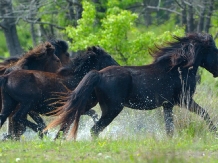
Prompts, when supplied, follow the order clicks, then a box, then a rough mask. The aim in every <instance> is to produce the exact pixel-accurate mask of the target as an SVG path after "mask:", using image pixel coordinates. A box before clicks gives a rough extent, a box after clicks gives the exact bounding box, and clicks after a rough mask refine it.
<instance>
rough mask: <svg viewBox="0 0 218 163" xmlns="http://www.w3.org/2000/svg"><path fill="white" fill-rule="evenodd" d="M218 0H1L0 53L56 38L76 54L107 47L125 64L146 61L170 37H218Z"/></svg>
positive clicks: (11, 51) (16, 52) (7, 53)
mask: <svg viewBox="0 0 218 163" xmlns="http://www.w3.org/2000/svg"><path fill="white" fill-rule="evenodd" d="M217 8H218V1H215V0H207V1H205V0H164V1H163V0H123V1H120V0H83V1H81V0H55V1H54V0H1V1H0V55H1V56H5V57H6V56H9V55H11V56H14V55H18V54H22V53H23V52H24V51H25V50H26V49H27V48H29V47H33V46H35V45H36V44H38V43H39V42H41V41H45V40H48V39H51V38H62V39H65V40H68V41H69V43H71V44H70V47H71V49H72V50H73V51H74V52H77V51H78V50H83V49H84V48H86V47H87V46H90V45H100V46H103V48H105V49H106V50H107V51H109V52H110V53H111V54H113V55H114V56H115V58H116V59H118V60H119V61H120V63H121V64H122V63H123V64H137V65H140V64H144V63H146V62H148V61H149V57H147V55H145V54H147V53H148V52H149V49H151V48H152V47H153V46H154V43H156V44H158V45H161V44H162V43H163V42H164V41H165V40H168V41H170V40H171V35H172V34H176V35H184V34H185V33H189V32H207V33H211V34H212V35H213V36H214V37H215V38H216V37H217V36H218V11H217Z"/></svg>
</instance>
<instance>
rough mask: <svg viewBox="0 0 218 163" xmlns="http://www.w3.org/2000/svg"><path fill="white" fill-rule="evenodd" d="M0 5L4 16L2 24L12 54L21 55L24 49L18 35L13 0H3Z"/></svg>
mask: <svg viewBox="0 0 218 163" xmlns="http://www.w3.org/2000/svg"><path fill="white" fill-rule="evenodd" d="M0 6H1V7H0V13H1V15H2V17H3V20H2V21H1V24H0V26H1V27H2V29H3V32H4V35H5V38H6V42H7V47H8V50H9V53H10V55H11V56H15V55H20V54H21V53H22V52H23V50H22V48H21V46H20V42H19V39H18V35H17V29H16V24H15V18H14V15H13V9H12V3H11V0H1V1H0Z"/></svg>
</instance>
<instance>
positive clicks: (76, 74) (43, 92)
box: [0, 47, 118, 132]
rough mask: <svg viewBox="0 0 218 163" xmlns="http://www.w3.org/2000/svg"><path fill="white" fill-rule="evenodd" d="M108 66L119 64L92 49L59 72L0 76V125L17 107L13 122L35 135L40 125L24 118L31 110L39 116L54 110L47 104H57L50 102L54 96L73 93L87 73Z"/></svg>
mask: <svg viewBox="0 0 218 163" xmlns="http://www.w3.org/2000/svg"><path fill="white" fill-rule="evenodd" d="M110 65H118V64H117V62H116V61H115V60H114V59H113V58H111V56H110V55H108V54H107V53H106V52H105V51H104V50H103V49H101V48H99V47H92V48H88V50H87V52H86V53H85V54H84V55H81V56H78V57H76V58H74V59H73V60H72V62H71V64H70V65H68V66H67V67H64V68H61V69H60V70H59V72H58V73H48V72H42V71H30V70H18V71H13V72H11V73H9V74H7V75H4V76H1V77H0V83H1V86H2V100H3V109H2V112H1V115H0V123H1V124H0V125H1V126H2V125H3V123H4V121H5V119H6V118H7V117H8V115H10V114H11V112H13V111H14V110H15V108H16V106H17V105H18V104H19V105H20V107H19V109H18V110H17V111H16V112H15V114H14V116H13V121H14V122H17V123H18V124H22V125H24V126H28V127H30V128H32V129H33V130H34V131H36V132H38V131H39V132H40V131H42V129H43V128H44V126H42V125H41V124H42V123H41V124H35V123H33V122H30V121H28V120H27V119H26V115H27V114H28V113H29V112H30V111H34V112H35V113H38V114H46V113H49V112H51V111H53V110H54V109H55V108H54V107H52V106H51V105H50V104H51V103H54V102H56V100H55V99H53V96H54V94H56V95H60V94H59V93H61V92H65V93H67V92H69V91H70V90H73V89H74V88H75V87H76V86H77V85H78V83H79V82H80V80H81V79H82V78H83V77H84V75H85V74H86V73H88V72H89V71H90V70H93V69H96V70H100V69H103V68H105V67H107V66H110ZM20 76H22V78H21V77H20ZM11 84H13V87H12V85H11ZM93 98H94V97H93ZM42 127H43V128H42Z"/></svg>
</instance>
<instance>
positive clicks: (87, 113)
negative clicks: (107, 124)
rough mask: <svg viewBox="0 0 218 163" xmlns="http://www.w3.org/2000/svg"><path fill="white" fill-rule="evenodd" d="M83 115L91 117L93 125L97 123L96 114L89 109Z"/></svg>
mask: <svg viewBox="0 0 218 163" xmlns="http://www.w3.org/2000/svg"><path fill="white" fill-rule="evenodd" d="M84 115H88V116H90V117H92V119H93V121H94V123H97V121H98V114H97V113H96V112H95V110H93V109H90V110H88V111H87V112H85V113H84Z"/></svg>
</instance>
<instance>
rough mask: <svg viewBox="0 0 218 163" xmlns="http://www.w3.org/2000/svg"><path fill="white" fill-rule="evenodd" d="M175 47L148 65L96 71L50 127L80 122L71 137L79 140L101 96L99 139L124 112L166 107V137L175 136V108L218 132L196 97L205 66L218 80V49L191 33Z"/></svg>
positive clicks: (156, 53)
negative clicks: (93, 99) (83, 123)
mask: <svg viewBox="0 0 218 163" xmlns="http://www.w3.org/2000/svg"><path fill="white" fill-rule="evenodd" d="M174 39H175V42H171V43H168V46H167V47H163V48H157V50H156V51H153V52H152V53H153V57H154V62H153V63H152V64H150V65H145V66H123V67H122V66H110V67H107V68H105V69H103V70H101V71H90V72H89V73H88V74H87V75H86V76H85V77H84V78H83V79H82V80H81V82H80V83H79V85H78V86H77V87H76V89H75V90H74V91H73V92H72V93H71V95H70V96H69V97H68V101H67V102H66V103H65V105H64V106H62V107H60V108H58V109H57V110H56V115H59V116H58V117H57V118H56V119H55V120H54V121H52V122H51V123H50V124H49V125H48V126H47V128H46V130H47V129H49V128H52V127H54V126H57V125H59V124H61V127H62V126H64V124H65V125H68V126H69V125H70V124H72V123H73V122H74V126H73V128H72V131H71V134H70V135H71V136H73V137H74V138H75V137H76V133H77V130H78V123H79V119H80V116H81V114H83V113H84V112H86V111H87V110H88V109H90V107H87V101H89V100H90V95H91V93H93V91H94V92H95V94H96V96H97V100H98V102H99V105H100V107H101V110H102V115H101V118H100V120H99V121H98V122H97V123H96V124H95V125H94V126H93V127H92V129H91V133H92V136H94V137H97V136H98V135H99V133H100V132H101V131H103V129H104V128H105V127H107V126H108V125H109V124H110V123H111V122H112V121H113V119H114V118H115V117H116V116H117V115H118V114H119V113H120V112H121V111H122V109H123V107H124V106H126V107H130V108H133V109H139V110H152V109H155V108H157V107H160V106H163V109H164V118H165V123H166V132H167V134H168V135H171V136H172V135H173V130H174V125H173V114H172V109H173V106H174V105H179V106H181V107H185V108H186V109H188V110H189V111H191V112H194V113H196V114H198V115H200V116H201V117H203V118H204V120H205V121H206V123H207V124H208V125H209V129H210V130H212V131H217V128H216V127H215V126H214V125H213V123H212V121H211V120H210V117H209V115H208V113H207V111H206V110H205V109H203V108H202V107H200V106H199V105H198V104H197V103H196V102H195V101H194V100H193V98H192V96H193V94H194V92H195V87H196V78H195V76H196V72H197V70H198V67H199V66H201V67H203V68H205V69H206V70H208V71H209V72H211V73H212V74H213V75H214V77H217V76H218V50H217V48H216V45H215V42H214V40H213V39H212V37H211V36H210V35H208V34H200V33H194V34H188V35H187V36H185V37H176V36H175V37H174Z"/></svg>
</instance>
